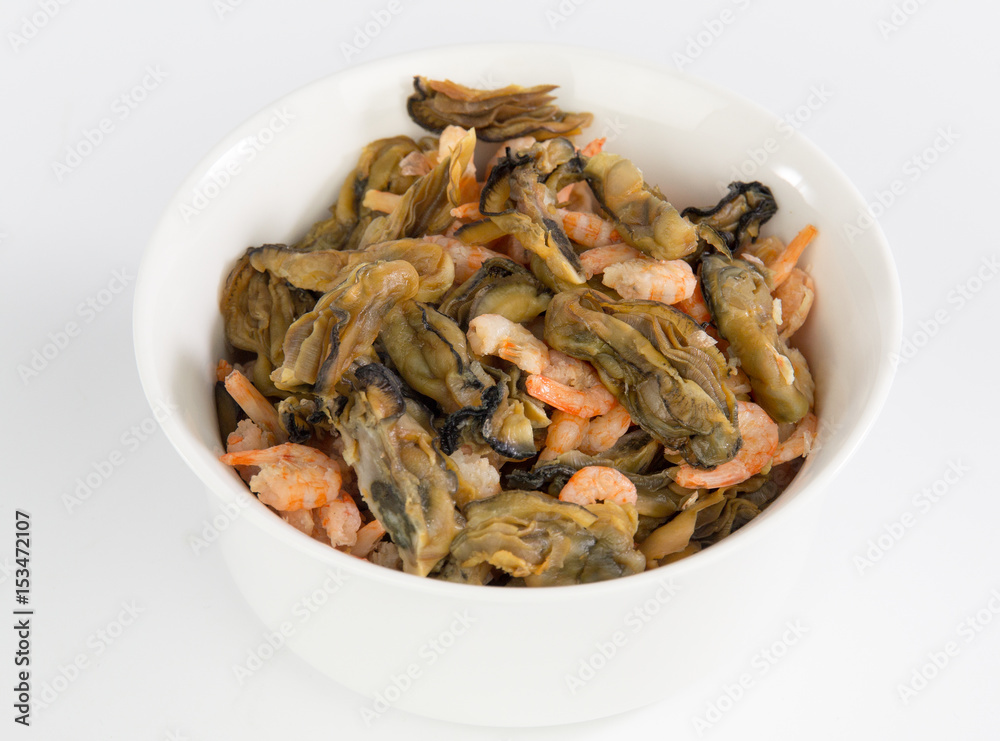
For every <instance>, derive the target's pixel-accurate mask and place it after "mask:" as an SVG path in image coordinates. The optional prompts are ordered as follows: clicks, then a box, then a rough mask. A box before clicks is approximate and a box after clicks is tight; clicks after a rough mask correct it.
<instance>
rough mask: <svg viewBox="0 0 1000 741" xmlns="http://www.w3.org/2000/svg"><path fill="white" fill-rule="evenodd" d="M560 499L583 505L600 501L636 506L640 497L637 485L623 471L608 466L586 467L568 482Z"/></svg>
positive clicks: (560, 494) (561, 492)
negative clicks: (636, 488)
mask: <svg viewBox="0 0 1000 741" xmlns="http://www.w3.org/2000/svg"><path fill="white" fill-rule="evenodd" d="M559 499H560V500H562V501H563V502H573V503H574V504H583V505H586V504H594V503H595V502H597V501H599V500H603V501H611V502H617V503H618V504H632V505H634V504H635V503H636V502H637V501H638V495H637V494H636V490H635V484H633V483H632V482H631V481H629V479H628V477H627V476H626V475H625V474H623V473H622V472H621V471H619V470H617V469H615V468H608V467H607V466H585V467H583V468H581V469H580V470H579V471H577V472H576V473H574V474H573V475H572V476H571V477H570V479H569V481H567V482H566V485H565V486H564V487H563V488H562V491H560V492H559Z"/></svg>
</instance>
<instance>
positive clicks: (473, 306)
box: [438, 257, 552, 330]
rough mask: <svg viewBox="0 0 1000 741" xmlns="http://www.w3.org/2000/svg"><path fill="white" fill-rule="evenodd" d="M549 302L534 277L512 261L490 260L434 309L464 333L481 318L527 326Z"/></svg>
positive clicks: (550, 295)
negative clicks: (497, 317)
mask: <svg viewBox="0 0 1000 741" xmlns="http://www.w3.org/2000/svg"><path fill="white" fill-rule="evenodd" d="M551 300H552V294H551V293H549V292H548V291H547V290H546V289H545V286H543V285H542V284H541V283H540V282H539V281H538V279H537V278H535V276H533V275H532V274H531V273H530V272H529V271H528V270H525V269H524V268H522V267H521V266H520V265H518V264H517V263H516V262H514V261H513V260H508V259H507V258H503V257H493V258H490V259H489V260H487V261H486V262H484V263H483V265H482V267H481V268H479V270H477V271H476V272H475V273H473V275H472V277H471V278H469V279H468V280H467V281H465V283H463V284H462V285H460V286H456V287H455V288H453V289H452V290H451V291H450V292H449V293H448V294H447V295H446V296H445V297H444V299H443V300H442V302H441V306H440V307H438V308H439V309H440V311H441V313H443V314H447V315H448V316H450V317H451V318H452V319H454V320H455V321H456V322H458V324H459V326H460V327H462V329H464V330H468V328H469V322H470V321H472V320H473V319H475V318H476V317H477V316H480V315H481V314H499V315H501V316H503V317H506V318H507V319H510V321H512V322H527V321H530V320H532V319H534V318H535V317H536V316H538V315H539V314H541V313H542V312H543V311H545V309H546V307H547V306H548V305H549V301H551Z"/></svg>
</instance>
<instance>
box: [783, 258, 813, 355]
mask: <svg viewBox="0 0 1000 741" xmlns="http://www.w3.org/2000/svg"><path fill="white" fill-rule="evenodd" d="M815 298H816V284H815V283H813V279H812V278H810V277H809V274H808V273H806V271H804V270H802V269H801V268H793V269H792V271H791V272H790V273H789V274H788V278H787V279H786V280H785V282H784V283H782V284H781V285H780V286H778V287H777V288H776V289H775V291H774V300H775V302H777V301H780V302H781V310H782V311H781V314H782V317H781V318H782V321H781V322H780V323H779V325H778V333H779V334H780V335H781V339H783V340H785V341H786V342H787V341H788V340H789V338H791V336H792V335H793V334H795V332H797V331H798V329H799V327H801V326H802V325H803V323H804V322H805V320H806V317H807V316H809V310H810V309H811V308H812V305H813V300H814V299H815Z"/></svg>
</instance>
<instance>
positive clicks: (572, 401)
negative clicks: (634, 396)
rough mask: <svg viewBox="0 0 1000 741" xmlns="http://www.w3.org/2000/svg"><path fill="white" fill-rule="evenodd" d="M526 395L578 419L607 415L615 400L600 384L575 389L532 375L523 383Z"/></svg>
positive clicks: (544, 377)
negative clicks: (526, 391)
mask: <svg viewBox="0 0 1000 741" xmlns="http://www.w3.org/2000/svg"><path fill="white" fill-rule="evenodd" d="M525 388H526V389H527V390H528V393H529V394H531V395H532V396H534V397H535V398H536V399H538V400H539V401H544V402H545V403H546V404H549V405H551V406H554V407H555V408H556V409H561V410H562V411H564V412H569V413H570V414H575V415H577V416H579V417H586V418H590V417H596V416H598V415H601V414H607V413H608V412H610V411H611V409H612V407H614V405H615V404H616V403H617V400H616V399H615V397H614V396H613V395H612V393H611V392H610V391H608V390H607V389H606V388H605V387H604V386H603V385H602V384H601V383H597V384H596V385H594V386H590V387H588V388H584V389H576V388H573V387H572V386H568V385H566V384H565V383H560V382H559V381H556V380H554V379H553V378H551V377H548V376H544V375H537V374H532V375H529V376H528V378H527V380H526V381H525Z"/></svg>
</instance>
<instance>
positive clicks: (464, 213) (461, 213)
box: [451, 201, 483, 221]
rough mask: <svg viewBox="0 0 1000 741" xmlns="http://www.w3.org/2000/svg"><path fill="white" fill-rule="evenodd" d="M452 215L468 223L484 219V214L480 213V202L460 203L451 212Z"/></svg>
mask: <svg viewBox="0 0 1000 741" xmlns="http://www.w3.org/2000/svg"><path fill="white" fill-rule="evenodd" d="M451 215H452V218H455V219H466V220H468V221H478V220H479V219H481V218H483V215H482V213H480V211H479V201H469V202H468V203H460V204H459V205H457V206H455V208H453V209H452V210H451Z"/></svg>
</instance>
